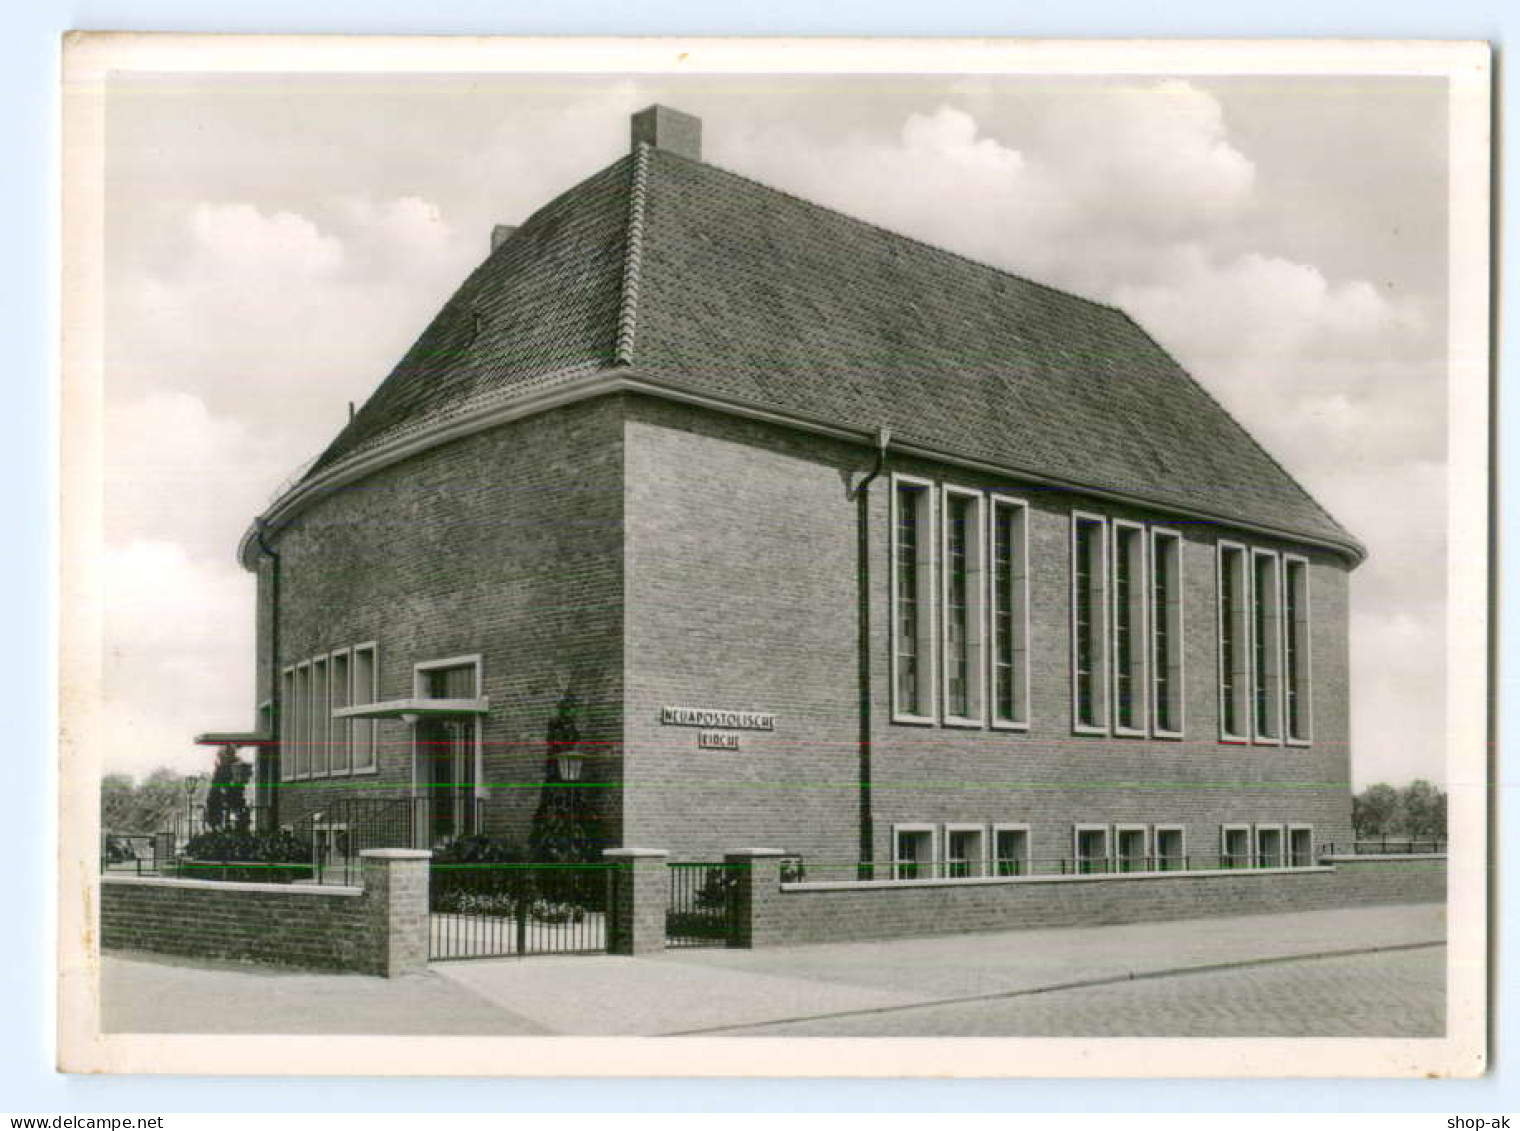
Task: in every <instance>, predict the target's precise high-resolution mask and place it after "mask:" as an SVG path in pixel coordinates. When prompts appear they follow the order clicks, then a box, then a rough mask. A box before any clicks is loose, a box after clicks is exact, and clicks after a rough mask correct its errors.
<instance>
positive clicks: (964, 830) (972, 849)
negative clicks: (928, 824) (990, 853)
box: [945, 825, 986, 879]
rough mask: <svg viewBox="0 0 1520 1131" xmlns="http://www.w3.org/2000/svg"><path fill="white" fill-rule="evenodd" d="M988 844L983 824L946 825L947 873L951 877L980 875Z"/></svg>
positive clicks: (960, 877) (962, 877)
mask: <svg viewBox="0 0 1520 1131" xmlns="http://www.w3.org/2000/svg"><path fill="white" fill-rule="evenodd" d="M985 844H986V831H985V830H984V829H983V828H982V826H981V825H946V826H945V875H946V876H947V877H948V878H950V879H964V878H966V877H968V876H980V875H981V874H982V872H983V867H982V858H983V851H984V845H985Z"/></svg>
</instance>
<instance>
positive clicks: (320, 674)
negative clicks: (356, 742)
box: [311, 656, 332, 775]
mask: <svg viewBox="0 0 1520 1131" xmlns="http://www.w3.org/2000/svg"><path fill="white" fill-rule="evenodd" d="M331 731H332V707H331V705H330V704H329V703H328V701H327V658H326V657H325V656H323V657H319V658H318V659H315V660H313V661H312V662H311V772H312V773H313V774H317V775H320V774H325V773H327V762H328V756H329V754H330V752H331V748H332V740H331V738H330V735H331Z"/></svg>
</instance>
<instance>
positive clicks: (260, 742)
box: [195, 730, 274, 746]
mask: <svg viewBox="0 0 1520 1131" xmlns="http://www.w3.org/2000/svg"><path fill="white" fill-rule="evenodd" d="M273 741H274V739H273V738H271V737H270V736H269V735H267V734H264V733H262V732H261V731H256V730H213V731H208V732H206V733H205V734H198V735H196V736H195V744H196V745H197V746H267V745H269V744H270V743H271V742H273Z"/></svg>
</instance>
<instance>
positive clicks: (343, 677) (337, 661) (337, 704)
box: [327, 649, 353, 774]
mask: <svg viewBox="0 0 1520 1131" xmlns="http://www.w3.org/2000/svg"><path fill="white" fill-rule="evenodd" d="M348 657H349V654H348V651H347V650H346V649H345V650H344V651H341V652H334V653H333V654H332V657H331V658H330V660H329V664H330V670H329V674H328V678H329V680H330V681H331V688H332V690H331V692H330V694H329V696H328V698H329V699H330V700H331V702H332V710H333V712H337V711H341V710H342V709H343V708H344V707H347V706H348V704H349V696H350V694H351V690H352V688H351V681H352V679H353V675H352V672H351V671H350V664H349V658H348ZM330 725H331V738H332V752H331V754H329V755H328V763H327V769H328V772H329V773H333V774H346V773H348V772H349V771H350V770H352V769H353V720H351V719H333V720H332V722H331V724H330Z"/></svg>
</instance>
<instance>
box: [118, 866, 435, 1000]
mask: <svg viewBox="0 0 1520 1131" xmlns="http://www.w3.org/2000/svg"><path fill="white" fill-rule="evenodd" d="M363 863H364V873H363V874H364V886H363V887H356V888H342V887H313V886H306V885H291V884H245V883H220V882H217V881H213V880H178V879H159V878H156V877H139V876H111V875H107V876H103V877H102V878H101V884H100V944H101V946H102V948H105V949H112V948H116V949H126V950H148V951H158V952H160V953H165V954H185V955H193V956H195V957H198V958H224V959H240V960H247V961H255V962H270V963H277V964H281V965H289V966H306V967H315V968H319V969H330V970H353V971H357V972H359V973H364V974H378V975H381V976H383V977H397V976H400V975H403V974H409V973H416V972H418V971H420V970H422V969H424V968H425V967H426V965H427V931H428V913H427V906H428V896H427V891H428V866H427V854H426V853H420V852H412V851H409V850H393V851H381V852H374V853H368V852H367V853H365V855H364V861H363Z"/></svg>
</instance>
